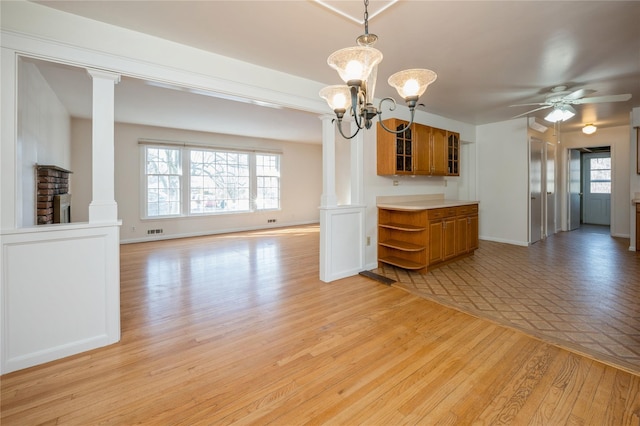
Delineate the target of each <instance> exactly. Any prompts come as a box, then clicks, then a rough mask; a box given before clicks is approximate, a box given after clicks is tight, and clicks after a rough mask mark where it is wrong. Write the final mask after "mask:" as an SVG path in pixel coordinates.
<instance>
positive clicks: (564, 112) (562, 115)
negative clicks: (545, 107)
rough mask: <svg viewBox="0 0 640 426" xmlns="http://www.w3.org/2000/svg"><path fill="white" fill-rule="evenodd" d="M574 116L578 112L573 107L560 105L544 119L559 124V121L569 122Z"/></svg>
mask: <svg viewBox="0 0 640 426" xmlns="http://www.w3.org/2000/svg"><path fill="white" fill-rule="evenodd" d="M574 115H576V110H575V109H574V108H573V107H572V106H571V105H558V106H556V107H554V108H553V110H552V111H551V112H550V113H549V114H547V116H546V117H545V118H544V119H545V120H547V121H550V122H551V123H557V122H558V121H567V120H568V119H570V118H572V117H573V116H574Z"/></svg>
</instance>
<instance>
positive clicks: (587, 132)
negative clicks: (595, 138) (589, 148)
mask: <svg viewBox="0 0 640 426" xmlns="http://www.w3.org/2000/svg"><path fill="white" fill-rule="evenodd" d="M596 130H598V128H597V127H596V126H594V125H593V124H587V125H586V126H584V127H583V128H582V133H584V134H585V135H592V134H594V133H595V132H596Z"/></svg>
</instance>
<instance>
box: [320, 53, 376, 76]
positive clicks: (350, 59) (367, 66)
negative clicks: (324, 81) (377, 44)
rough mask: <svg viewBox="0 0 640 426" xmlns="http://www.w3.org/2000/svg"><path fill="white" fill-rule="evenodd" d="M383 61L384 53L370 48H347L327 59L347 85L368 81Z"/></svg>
mask: <svg viewBox="0 0 640 426" xmlns="http://www.w3.org/2000/svg"><path fill="white" fill-rule="evenodd" d="M380 61H382V52H380V51H379V50H378V49H376V48H373V47H368V46H355V47H346V48H344V49H340V50H337V51H335V52H333V53H332V54H331V55H330V56H329V58H328V59H327V63H328V64H329V66H330V67H331V68H333V69H335V70H336V71H338V74H339V75H340V78H341V79H342V81H344V82H345V83H347V84H348V83H349V82H350V81H360V82H363V81H367V79H368V78H369V75H370V74H371V70H372V69H373V67H375V66H376V65H378V64H379V63H380Z"/></svg>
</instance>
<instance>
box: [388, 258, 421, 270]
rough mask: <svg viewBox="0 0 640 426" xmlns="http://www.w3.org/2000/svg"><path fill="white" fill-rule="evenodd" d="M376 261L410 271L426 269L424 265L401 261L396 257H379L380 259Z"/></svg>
mask: <svg viewBox="0 0 640 426" xmlns="http://www.w3.org/2000/svg"><path fill="white" fill-rule="evenodd" d="M378 261H380V262H384V263H388V264H389V265H393V266H398V267H400V268H404V269H410V270H418V269H424V268H425V267H426V265H424V264H420V263H417V262H412V261H410V260H407V259H402V258H400V257H397V256H388V257H381V258H380V259H378Z"/></svg>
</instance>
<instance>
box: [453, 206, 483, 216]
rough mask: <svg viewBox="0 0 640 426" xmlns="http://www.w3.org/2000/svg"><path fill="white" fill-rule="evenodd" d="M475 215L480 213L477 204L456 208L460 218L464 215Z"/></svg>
mask: <svg viewBox="0 0 640 426" xmlns="http://www.w3.org/2000/svg"><path fill="white" fill-rule="evenodd" d="M473 213H478V205H477V204H469V205H467V206H459V207H456V214H457V215H458V216H464V215H468V214H473Z"/></svg>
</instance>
